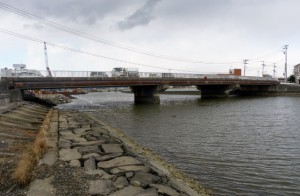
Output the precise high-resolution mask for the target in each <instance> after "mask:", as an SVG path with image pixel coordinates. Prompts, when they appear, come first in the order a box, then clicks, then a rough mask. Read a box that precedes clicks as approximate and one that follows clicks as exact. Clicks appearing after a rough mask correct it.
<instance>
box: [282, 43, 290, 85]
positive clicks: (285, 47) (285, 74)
mask: <svg viewBox="0 0 300 196" xmlns="http://www.w3.org/2000/svg"><path fill="white" fill-rule="evenodd" d="M288 46H289V45H284V46H283V50H282V52H283V54H284V55H285V66H284V81H285V82H287V49H288Z"/></svg>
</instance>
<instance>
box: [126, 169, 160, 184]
mask: <svg viewBox="0 0 300 196" xmlns="http://www.w3.org/2000/svg"><path fill="white" fill-rule="evenodd" d="M159 180H160V177H159V176H155V175H153V174H150V173H144V172H137V173H135V175H134V176H133V178H132V179H131V180H130V184H131V185H134V186H141V187H144V188H145V187H146V186H148V185H149V184H152V183H157V182H158V181H159Z"/></svg>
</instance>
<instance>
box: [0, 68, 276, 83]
mask: <svg viewBox="0 0 300 196" xmlns="http://www.w3.org/2000/svg"><path fill="white" fill-rule="evenodd" d="M36 72H37V73H39V74H38V75H26V74H18V73H15V74H14V75H12V76H7V75H3V73H1V74H2V77H48V71H47V70H36ZM51 75H52V77H92V78H96V77H98V78H99V77H100V78H106V77H112V72H111V71H64V70H52V71H51ZM139 77H140V78H153V79H157V78H168V79H170V78H195V79H197V78H204V79H206V78H207V79H222V80H224V79H236V80H264V81H266V80H268V81H278V79H277V78H271V77H255V76H236V75H225V74H189V73H170V72H168V73H167V72H139ZM0 78H1V76H0ZM123 78H124V79H126V77H123ZM128 78H130V77H128Z"/></svg>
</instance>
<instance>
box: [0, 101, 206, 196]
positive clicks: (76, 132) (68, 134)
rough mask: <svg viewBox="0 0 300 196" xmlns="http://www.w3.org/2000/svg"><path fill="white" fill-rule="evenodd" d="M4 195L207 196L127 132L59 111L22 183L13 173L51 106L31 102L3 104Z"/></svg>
mask: <svg viewBox="0 0 300 196" xmlns="http://www.w3.org/2000/svg"><path fill="white" fill-rule="evenodd" d="M0 109H1V110H0V111H1V114H0V117H1V118H0V124H1V127H0V139H1V143H0V149H1V156H2V157H1V159H0V160H1V164H2V166H1V175H0V195H28V196H36V195H111V196H122V195H124V196H127V195H141V196H143V195H144V196H146V195H147V196H152V195H153V196H156V195H161V196H162V195H170V196H173V195H174V196H176V195H181V196H186V195H207V193H206V191H205V190H204V189H203V188H201V186H199V184H198V183H197V182H195V181H193V180H191V179H190V178H187V177H185V176H184V175H183V174H182V173H181V172H180V171H178V170H177V169H176V168H175V167H173V166H172V165H170V164H168V163H166V162H164V161H163V159H161V158H160V157H159V156H158V155H156V154H154V153H153V152H152V151H150V150H148V149H146V148H144V147H142V146H140V145H138V144H137V143H135V142H134V141H133V140H131V139H130V138H128V137H127V136H126V135H125V134H124V133H123V132H122V131H120V130H116V129H114V128H112V127H110V126H108V125H106V124H105V123H103V122H100V121H98V120H97V119H95V118H94V117H93V116H89V115H88V114H86V113H81V112H78V111H73V110H69V111H62V110H56V109H54V110H53V112H52V114H53V116H52V117H51V123H50V125H49V130H48V132H47V134H46V136H47V140H46V142H47V146H48V150H47V152H46V153H45V155H44V157H43V158H42V159H41V160H40V161H39V163H38V166H36V168H35V169H34V172H33V173H32V181H31V184H30V185H29V186H19V185H17V184H16V183H15V182H14V181H13V180H12V179H11V173H12V172H13V171H14V168H15V167H16V165H17V161H18V159H20V158H21V154H22V151H24V149H26V144H27V143H30V142H32V141H33V140H34V137H33V136H34V135H36V134H35V133H36V131H38V129H39V126H41V124H42V123H43V118H44V117H45V116H46V114H47V113H48V111H49V110H50V108H47V107H44V106H40V105H38V104H32V103H28V102H22V103H18V104H17V105H12V104H11V105H9V106H5V107H4V106H3V107H2V106H1V107H0Z"/></svg>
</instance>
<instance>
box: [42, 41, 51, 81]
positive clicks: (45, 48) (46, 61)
mask: <svg viewBox="0 0 300 196" xmlns="http://www.w3.org/2000/svg"><path fill="white" fill-rule="evenodd" d="M44 52H45V64H46V69H47V72H48V76H47V77H52V74H51V71H50V68H49V65H48V55H47V46H46V42H44Z"/></svg>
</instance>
